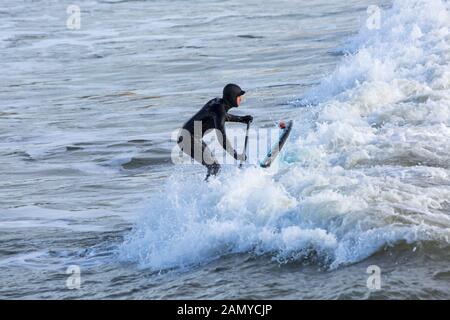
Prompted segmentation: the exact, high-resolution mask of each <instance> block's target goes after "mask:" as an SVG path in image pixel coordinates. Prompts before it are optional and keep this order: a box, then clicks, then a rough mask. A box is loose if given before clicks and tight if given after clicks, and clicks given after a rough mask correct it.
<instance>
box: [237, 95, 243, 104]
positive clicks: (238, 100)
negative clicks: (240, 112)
mask: <svg viewBox="0 0 450 320" xmlns="http://www.w3.org/2000/svg"><path fill="white" fill-rule="evenodd" d="M241 102H242V96H239V97H237V99H236V103H237V105H238V106H240V105H241Z"/></svg>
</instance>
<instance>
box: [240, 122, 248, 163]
mask: <svg viewBox="0 0 450 320" xmlns="http://www.w3.org/2000/svg"><path fill="white" fill-rule="evenodd" d="M249 130H250V122H248V123H247V131H246V132H245V141H244V154H247V145H248V132H249ZM243 164H244V161H242V160H241V163H240V164H239V168H242V165H243Z"/></svg>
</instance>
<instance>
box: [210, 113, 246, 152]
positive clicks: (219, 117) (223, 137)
mask: <svg viewBox="0 0 450 320" xmlns="http://www.w3.org/2000/svg"><path fill="white" fill-rule="evenodd" d="M225 121H226V114H225V112H223V113H222V112H218V113H216V114H215V116H214V124H215V128H216V130H217V131H218V132H217V138H218V139H219V142H220V144H221V146H222V148H224V149H225V150H226V151H227V152H228V153H229V154H230V155H231V156H232V157H233V158H235V159H236V160H239V156H240V155H239V154H238V153H237V152H236V150H234V148H233V146H232V145H231V143H230V141H228V139H227V134H226V132H225Z"/></svg>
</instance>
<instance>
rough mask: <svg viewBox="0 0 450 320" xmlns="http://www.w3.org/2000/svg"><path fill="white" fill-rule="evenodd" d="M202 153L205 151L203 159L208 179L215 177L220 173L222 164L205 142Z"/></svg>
mask: <svg viewBox="0 0 450 320" xmlns="http://www.w3.org/2000/svg"><path fill="white" fill-rule="evenodd" d="M202 151H203V159H202V164H203V165H204V166H205V167H206V168H207V170H208V171H207V173H206V179H205V180H208V178H209V177H210V176H211V175H213V176H215V175H217V174H218V173H219V171H220V164H219V163H218V162H217V160H216V158H214V156H213V154H212V152H211V150H209V148H208V146H207V145H206V143H205V142H203V141H202Z"/></svg>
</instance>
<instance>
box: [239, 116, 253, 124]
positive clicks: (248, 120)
mask: <svg viewBox="0 0 450 320" xmlns="http://www.w3.org/2000/svg"><path fill="white" fill-rule="evenodd" d="M242 120H244V122H245V123H252V121H253V117H252V116H250V115H248V116H244V117H242Z"/></svg>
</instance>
